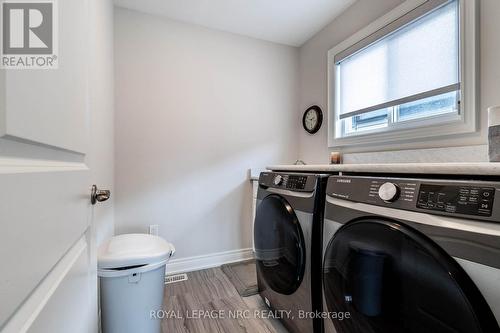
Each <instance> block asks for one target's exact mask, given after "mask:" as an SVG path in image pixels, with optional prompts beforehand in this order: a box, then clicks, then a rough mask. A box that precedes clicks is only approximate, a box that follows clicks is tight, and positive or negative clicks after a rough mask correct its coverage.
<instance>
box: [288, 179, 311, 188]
mask: <svg viewBox="0 0 500 333" xmlns="http://www.w3.org/2000/svg"><path fill="white" fill-rule="evenodd" d="M306 183H307V177H306V176H289V177H288V181H287V183H286V187H287V188H289V189H292V190H303V189H305V188H306Z"/></svg>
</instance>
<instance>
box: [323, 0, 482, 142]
mask: <svg viewBox="0 0 500 333" xmlns="http://www.w3.org/2000/svg"><path fill="white" fill-rule="evenodd" d="M462 2H465V1H463V0H428V1H422V0H421V1H407V3H405V4H403V5H401V6H400V7H398V8H396V9H395V10H394V11H393V12H391V13H390V14H388V16H387V17H384V18H382V19H381V20H380V22H376V23H374V24H372V25H371V26H370V27H369V28H367V29H365V31H362V32H360V33H359V34H361V35H362V34H365V36H364V37H362V38H360V37H359V36H354V37H352V38H350V39H349V40H347V41H346V42H344V43H342V44H341V45H339V46H337V47H335V48H334V49H332V50H330V52H329V80H330V88H329V89H331V90H330V92H329V93H330V103H329V104H330V105H329V109H330V116H332V115H333V117H330V118H329V119H333V122H332V123H331V124H329V125H330V127H329V129H330V132H331V133H329V137H330V146H343V145H356V144H360V143H363V144H366V143H379V142H388V141H400V140H408V139H415V138H427V137H429V136H436V135H441V134H444V135H450V134H455V133H463V132H473V131H475V130H476V128H475V123H474V119H475V118H474V113H475V107H474V94H473V93H472V94H470V93H469V92H471V91H472V92H473V90H471V89H468V90H466V89H464V86H465V85H464V83H465V80H464V79H465V78H467V79H470V82H469V83H470V84H471V86H473V85H474V84H475V81H474V79H473V76H474V66H472V65H471V66H470V67H472V68H466V67H465V65H466V60H467V61H468V62H469V63H471V64H473V62H471V59H464V56H467V57H468V58H470V57H471V56H470V54H472V55H473V54H474V53H470V52H473V51H474V47H472V50H469V52H468V54H466V53H462V52H461V51H462V47H463V45H462V41H463V40H464V38H462V37H465V36H462V35H463V34H464V33H466V31H465V30H464V27H463V24H462V16H461V13H462V11H464V10H465V9H466V8H465V5H464V4H462ZM472 2H473V1H472ZM408 3H413V4H414V6H413V8H411V9H408V8H403V7H408V6H409V5H408ZM403 10H405V12H404V13H401V12H402V11H403ZM469 10H470V9H469ZM470 34H473V31H472V32H469V35H470ZM472 36H473V35H472ZM471 45H473V44H471ZM472 60H473V59H472ZM463 72H465V73H463ZM471 73H472V75H471ZM467 95H468V96H467ZM464 98H465V99H468V100H469V99H470V101H469V104H468V105H469V106H471V110H468V109H467V108H465V107H464V103H463V100H464ZM466 113H470V114H469V115H467V116H466ZM431 131H433V133H431Z"/></svg>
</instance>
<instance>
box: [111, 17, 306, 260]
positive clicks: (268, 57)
mask: <svg viewBox="0 0 500 333" xmlns="http://www.w3.org/2000/svg"><path fill="white" fill-rule="evenodd" d="M228 15H230V13H228ZM298 82H299V77H298V50H297V49H296V48H292V47H287V46H282V45H278V44H273V43H269V42H263V41H259V40H255V39H251V38H247V37H241V36H237V35H233V34H229V33H223V32H218V31H213V30H208V29H205V28H201V27H197V26H194V25H188V24H183V23H178V22H175V21H171V20H167V19H161V18H158V17H155V16H151V15H148V14H142V13H138V12H134V11H130V10H125V9H121V8H116V9H115V86H116V98H115V101H116V127H115V131H116V135H115V143H116V153H115V163H116V175H115V177H116V178H115V179H116V190H115V203H116V210H115V212H116V232H117V234H120V233H128V232H148V226H149V225H151V224H158V225H160V235H161V236H162V237H164V238H165V239H167V240H169V241H171V242H172V243H174V244H175V246H176V248H177V254H176V257H177V258H178V259H179V258H186V257H192V256H198V255H205V254H213V253H218V252H222V251H230V250H238V249H244V248H250V247H251V238H252V235H251V204H252V202H251V200H252V193H251V186H250V182H249V181H248V176H247V172H248V169H249V168H251V167H263V166H265V165H268V164H271V163H291V162H293V161H295V160H296V158H297V153H296V152H297V150H296V146H297V144H298V141H297V132H298V131H299V124H298V122H297V119H296V118H297V117H296V115H297V112H298V111H297V104H298V99H297V94H298Z"/></svg>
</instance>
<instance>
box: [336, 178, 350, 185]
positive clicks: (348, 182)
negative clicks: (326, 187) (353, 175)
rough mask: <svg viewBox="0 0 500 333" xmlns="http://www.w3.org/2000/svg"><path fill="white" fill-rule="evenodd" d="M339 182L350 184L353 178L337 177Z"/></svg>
mask: <svg viewBox="0 0 500 333" xmlns="http://www.w3.org/2000/svg"><path fill="white" fill-rule="evenodd" d="M337 183H344V184H350V183H351V180H350V179H337Z"/></svg>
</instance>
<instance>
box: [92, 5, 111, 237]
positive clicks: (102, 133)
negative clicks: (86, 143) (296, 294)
mask: <svg viewBox="0 0 500 333" xmlns="http://www.w3.org/2000/svg"><path fill="white" fill-rule="evenodd" d="M90 22H91V24H90V26H91V30H90V32H89V33H90V36H91V37H90V43H91V46H90V49H91V52H90V75H89V94H90V102H89V107H90V109H91V112H90V115H91V119H90V121H91V126H90V127H91V130H92V132H91V135H90V148H91V150H92V151H91V153H90V154H89V156H90V157H91V160H90V161H88V163H89V165H90V169H91V173H92V174H91V179H92V183H93V184H96V185H97V186H98V187H99V188H102V189H109V190H110V191H111V198H110V199H109V200H108V201H106V202H104V203H100V204H99V205H97V206H95V207H94V221H95V230H96V238H97V239H96V240H97V244H100V243H101V242H102V241H103V240H105V239H107V238H109V237H111V236H112V235H113V233H114V216H113V206H114V205H113V201H114V187H113V183H114V74H113V73H114V66H113V2H112V0H91V1H90Z"/></svg>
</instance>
